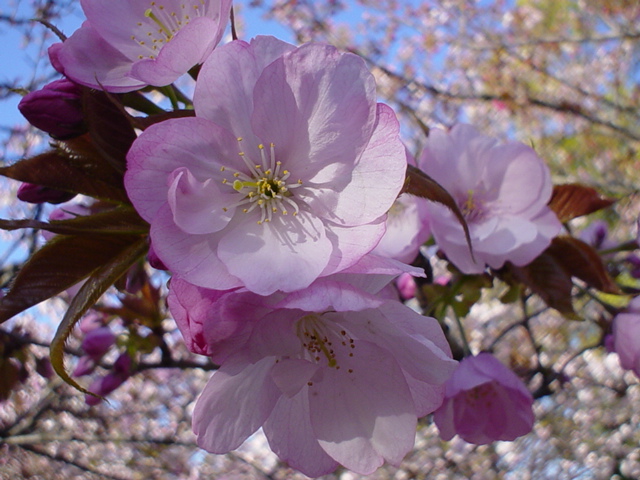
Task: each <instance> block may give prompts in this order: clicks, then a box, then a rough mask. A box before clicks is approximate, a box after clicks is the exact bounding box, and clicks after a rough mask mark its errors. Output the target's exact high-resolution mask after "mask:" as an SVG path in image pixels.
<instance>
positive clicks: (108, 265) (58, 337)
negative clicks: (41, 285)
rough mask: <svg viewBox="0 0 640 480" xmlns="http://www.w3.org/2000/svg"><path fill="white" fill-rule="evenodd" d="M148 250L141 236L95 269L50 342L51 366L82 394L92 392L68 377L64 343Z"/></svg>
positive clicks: (74, 299) (72, 302)
mask: <svg viewBox="0 0 640 480" xmlns="http://www.w3.org/2000/svg"><path fill="white" fill-rule="evenodd" d="M146 251H147V242H146V239H144V238H140V237H138V240H137V241H135V242H133V243H130V244H129V245H127V246H126V248H124V249H121V250H120V251H118V252H117V253H116V254H115V255H113V256H112V257H111V258H109V260H108V261H107V262H104V264H103V265H100V267H99V268H98V269H97V270H95V271H94V272H93V273H92V274H91V276H90V277H89V278H88V279H87V281H86V282H85V283H84V285H82V287H81V288H80V290H79V291H78V294H77V295H76V296H75V297H74V298H73V300H72V301H71V304H70V305H69V309H68V310H67V312H66V313H65V315H64V318H63V319H62V321H61V322H60V325H59V326H58V330H57V331H56V334H55V337H54V338H53V341H52V342H51V366H52V367H53V369H54V370H55V371H56V372H57V373H58V375H59V376H60V377H61V378H62V379H63V380H64V381H65V382H66V383H68V384H69V385H71V386H72V387H74V388H76V389H78V390H80V391H81V392H83V393H88V394H91V395H94V394H93V393H91V392H89V391H88V390H86V389H85V388H82V387H81V386H80V385H78V383H77V382H75V381H74V380H73V379H72V378H71V377H69V375H68V374H67V372H66V370H65V368H64V344H65V342H66V341H67V338H69V335H70V334H71V332H72V330H73V327H74V326H75V324H76V323H77V322H78V321H79V320H80V318H82V316H83V315H84V314H85V313H86V312H87V310H89V309H90V308H91V307H92V306H93V305H94V304H95V303H96V302H97V301H98V299H99V298H100V297H101V296H102V294H103V293H104V292H106V291H107V290H108V289H109V287H110V286H111V285H113V284H114V282H115V281H116V280H118V278H120V277H121V276H122V275H123V274H124V273H125V272H126V271H127V270H128V269H129V267H131V265H133V264H134V263H135V262H136V261H138V260H139V259H140V257H142V256H143V255H144V254H145V252H146Z"/></svg>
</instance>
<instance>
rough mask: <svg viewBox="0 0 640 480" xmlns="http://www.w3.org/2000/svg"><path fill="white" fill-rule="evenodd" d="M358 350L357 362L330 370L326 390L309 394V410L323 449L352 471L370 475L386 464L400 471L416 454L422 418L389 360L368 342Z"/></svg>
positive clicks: (324, 381)
mask: <svg viewBox="0 0 640 480" xmlns="http://www.w3.org/2000/svg"><path fill="white" fill-rule="evenodd" d="M356 350H357V352H356V354H355V355H354V357H353V360H352V361H351V362H349V361H348V360H346V358H345V359H341V360H340V362H339V363H340V366H341V369H340V370H336V369H333V368H326V369H324V372H323V373H324V378H323V379H322V382H321V384H319V383H316V382H314V386H312V387H310V388H309V407H310V410H311V425H312V426H313V430H314V432H315V433H316V436H317V438H318V441H319V443H320V446H321V447H322V448H323V449H324V450H325V451H326V452H327V453H328V454H329V456H331V457H332V458H333V459H335V460H336V461H338V462H339V463H340V464H342V465H344V466H345V467H346V468H348V469H350V470H353V471H355V472H357V473H361V474H364V475H368V474H370V473H373V472H374V471H375V470H376V469H377V468H378V467H379V466H380V465H382V463H383V462H384V461H387V462H389V463H391V464H393V465H398V464H399V463H400V462H401V461H402V459H403V458H404V456H405V455H406V453H407V452H408V451H409V450H411V448H413V444H414V440H415V428H416V414H415V409H414V405H413V400H412V399H411V393H410V392H409V388H408V386H407V384H406V382H405V380H404V377H403V375H402V371H401V370H400V367H399V366H398V365H397V364H396V362H395V361H393V359H392V358H390V356H389V354H388V353H387V352H386V351H384V350H383V349H381V348H379V347H377V346H376V345H373V344H370V343H369V342H365V341H361V342H358V344H357V347H356ZM347 358H348V357H347ZM348 368H351V369H352V370H353V372H352V373H348V372H347V371H346V369H348Z"/></svg>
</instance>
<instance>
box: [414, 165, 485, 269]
mask: <svg viewBox="0 0 640 480" xmlns="http://www.w3.org/2000/svg"><path fill="white" fill-rule="evenodd" d="M403 192H404V193H410V194H411V195H415V196H417V197H422V198H426V199H427V200H431V201H432V202H437V203H440V204H442V205H444V206H445V207H447V208H448V209H449V210H451V211H452V212H453V214H454V215H455V216H456V218H457V219H458V222H460V225H462V229H463V230H464V236H465V238H466V240H467V245H468V246H469V251H470V252H471V257H472V258H473V247H472V246H471V236H470V234H469V227H468V225H467V221H466V220H465V219H464V215H463V214H462V212H461V211H460V208H459V207H458V204H457V203H456V201H455V200H454V199H453V197H452V196H451V194H450V193H449V192H447V191H446V190H445V188H444V187H442V186H441V185H440V184H439V183H438V182H436V181H435V180H434V179H433V178H431V177H430V176H429V175H427V174H426V173H424V172H423V171H422V170H420V169H419V168H417V167H414V166H413V165H407V179H406V182H405V187H404V189H403Z"/></svg>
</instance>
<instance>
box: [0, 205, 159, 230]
mask: <svg viewBox="0 0 640 480" xmlns="http://www.w3.org/2000/svg"><path fill="white" fill-rule="evenodd" d="M0 228H1V229H3V230H17V229H21V228H35V229H39V230H46V231H48V232H53V233H58V234H62V235H93V234H96V233H102V234H117V235H123V234H130V235H136V234H139V235H143V234H145V233H148V232H149V224H148V223H147V222H145V221H144V220H143V219H142V218H141V217H140V215H138V213H137V212H136V211H135V210H134V209H133V207H130V206H128V205H121V206H119V207H117V208H114V209H111V210H106V211H104V212H98V213H94V214H93V215H86V216H84V215H81V216H77V217H74V218H70V219H67V220H51V221H49V222H41V221H39V220H33V219H24V220H4V219H0Z"/></svg>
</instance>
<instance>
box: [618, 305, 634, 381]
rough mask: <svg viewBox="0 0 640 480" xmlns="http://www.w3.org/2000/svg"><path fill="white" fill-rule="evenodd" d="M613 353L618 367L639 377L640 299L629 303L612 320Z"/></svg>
mask: <svg viewBox="0 0 640 480" xmlns="http://www.w3.org/2000/svg"><path fill="white" fill-rule="evenodd" d="M613 351H614V352H616V353H617V354H618V358H619V359H620V366H622V368H624V369H626V370H633V372H634V373H635V374H636V375H637V376H638V377H640V297H635V298H634V299H633V300H631V303H629V306H628V307H627V309H626V311H624V312H622V313H619V314H618V315H616V316H615V317H614V319H613Z"/></svg>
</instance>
